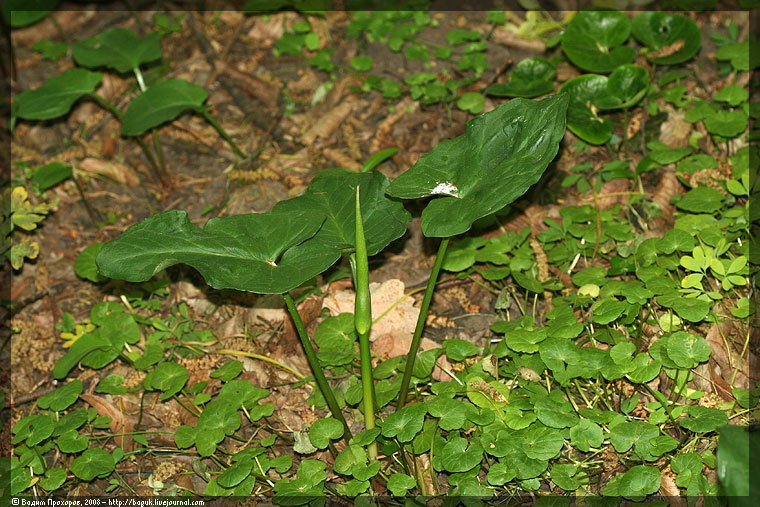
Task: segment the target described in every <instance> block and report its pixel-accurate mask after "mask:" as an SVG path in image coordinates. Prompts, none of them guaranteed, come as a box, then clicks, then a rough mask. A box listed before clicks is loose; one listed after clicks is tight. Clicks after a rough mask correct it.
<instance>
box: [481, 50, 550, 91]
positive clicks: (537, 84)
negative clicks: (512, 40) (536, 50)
mask: <svg viewBox="0 0 760 507" xmlns="http://www.w3.org/2000/svg"><path fill="white" fill-rule="evenodd" d="M556 76H557V70H556V69H555V68H554V65H552V64H551V63H550V62H549V61H548V60H546V59H545V58H537V57H534V58H525V59H523V60H521V61H520V63H518V64H517V65H516V66H515V68H514V70H512V72H510V73H509V81H507V82H506V83H497V84H494V85H491V86H489V87H488V88H487V89H486V93H487V94H488V95H495V96H497V97H525V98H531V97H538V96H539V95H544V94H546V93H549V92H551V91H552V90H553V89H554V83H553V80H554V78H555V77H556Z"/></svg>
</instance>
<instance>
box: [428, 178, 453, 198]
mask: <svg viewBox="0 0 760 507" xmlns="http://www.w3.org/2000/svg"><path fill="white" fill-rule="evenodd" d="M430 193H431V194H432V195H450V196H452V197H459V189H458V188H457V186H456V185H454V184H453V183H449V182H448V181H444V182H443V183H438V182H436V185H435V188H433V190H431V191H430Z"/></svg>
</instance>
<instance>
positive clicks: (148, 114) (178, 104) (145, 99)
mask: <svg viewBox="0 0 760 507" xmlns="http://www.w3.org/2000/svg"><path fill="white" fill-rule="evenodd" d="M206 97H208V94H207V93H206V90H204V89H203V88H201V87H200V86H196V85H194V84H193V83H191V82H189V81H185V80H184V79H179V78H174V79H165V80H163V81H159V82H158V83H156V84H154V85H153V86H151V87H150V88H148V89H147V90H145V93H141V94H140V95H138V96H137V97H135V98H134V99H133V100H132V102H130V103H129V107H128V108H127V111H126V112H125V113H124V118H123V119H122V120H121V134H122V135H124V136H139V135H141V134H144V133H145V132H147V131H148V130H150V129H152V128H153V127H157V126H159V125H161V124H162V123H165V122H167V121H171V120H173V119H175V118H176V117H177V116H179V115H180V114H181V113H183V112H184V111H187V110H188V109H190V110H193V111H200V110H202V108H203V103H204V102H205V101H206Z"/></svg>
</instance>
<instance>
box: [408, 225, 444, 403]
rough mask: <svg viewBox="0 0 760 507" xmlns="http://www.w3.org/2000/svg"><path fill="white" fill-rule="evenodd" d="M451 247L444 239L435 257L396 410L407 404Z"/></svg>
mask: <svg viewBox="0 0 760 507" xmlns="http://www.w3.org/2000/svg"><path fill="white" fill-rule="evenodd" d="M448 245H449V238H443V239H442V240H441V244H440V246H439V247H438V253H437V254H436V256H435V263H434V264H433V270H432V271H431V272H430V278H429V279H428V284H427V288H426V289H425V296H424V298H423V299H422V306H421V307H420V315H419V317H418V318H417V326H416V327H415V328H414V335H413V336H412V344H411V345H410V347H409V353H408V354H407V356H406V365H405V366H404V377H403V378H402V380H401V389H400V391H399V393H398V402H397V404H396V410H400V409H401V407H403V406H404V405H405V404H406V398H407V395H408V392H407V391H408V390H409V382H410V381H411V380H412V370H413V369H414V361H415V359H416V358H417V349H419V347H420V341H421V340H422V331H423V330H424V329H425V321H426V320H427V313H428V309H429V308H430V301H431V300H432V299H433V291H435V283H436V280H438V273H439V272H440V271H441V265H442V264H443V258H444V257H445V256H446V247H447V246H448Z"/></svg>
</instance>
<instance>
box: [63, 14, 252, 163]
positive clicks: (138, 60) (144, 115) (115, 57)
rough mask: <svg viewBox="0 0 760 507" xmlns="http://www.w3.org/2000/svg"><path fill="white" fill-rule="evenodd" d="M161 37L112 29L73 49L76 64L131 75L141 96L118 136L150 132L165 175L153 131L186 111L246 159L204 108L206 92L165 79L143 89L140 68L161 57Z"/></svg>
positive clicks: (129, 112) (185, 83)
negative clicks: (202, 119) (139, 35)
mask: <svg viewBox="0 0 760 507" xmlns="http://www.w3.org/2000/svg"><path fill="white" fill-rule="evenodd" d="M162 36H163V35H162V34H161V33H160V32H152V33H151V34H150V35H148V36H147V37H145V38H144V39H140V38H139V37H138V36H137V35H136V34H135V33H134V32H133V31H131V30H127V29H124V28H113V29H110V30H106V31H104V32H102V33H100V34H98V35H96V36H95V37H93V38H91V39H86V40H83V41H81V42H79V43H78V44H77V45H76V46H74V50H73V56H74V60H75V61H76V62H77V63H78V64H80V65H82V66H85V67H89V68H96V67H108V68H111V69H114V70H116V71H117V72H120V73H125V72H133V73H134V75H135V78H136V79H137V84H138V86H139V88H140V92H141V95H139V96H137V97H136V98H135V99H134V100H133V101H132V102H131V103H130V105H129V107H128V108H127V111H126V113H125V114H124V119H123V121H122V124H121V133H122V135H125V136H141V135H143V134H145V132H147V131H149V130H150V131H152V133H153V141H154V144H155V147H156V153H157V154H158V157H159V164H160V166H161V169H162V171H164V172H165V170H166V167H165V164H164V157H163V152H162V150H161V144H160V142H159V140H158V134H157V132H156V130H155V128H156V127H158V126H159V125H161V124H162V123H165V122H167V121H171V120H173V119H175V118H176V117H177V116H179V115H180V113H182V112H184V111H186V110H188V109H190V110H193V111H195V112H197V113H199V114H201V115H202V116H203V117H204V118H205V119H206V121H208V122H209V123H210V124H211V125H212V126H213V127H214V129H216V131H217V132H219V135H221V136H222V138H223V139H224V140H225V141H227V143H228V144H229V145H230V146H231V147H232V149H233V150H234V151H235V153H236V154H237V155H238V156H239V157H241V158H245V154H244V153H243V151H242V150H241V149H240V148H238V146H237V145H236V144H235V142H234V141H233V140H232V138H231V137H230V136H229V135H228V134H227V132H226V131H225V130H224V129H223V128H222V126H221V125H219V123H217V121H216V120H215V119H214V118H213V117H212V116H211V115H210V114H208V111H206V108H205V107H204V106H203V103H204V102H205V100H206V97H207V94H206V90H204V89H203V88H201V87H200V86H196V85H194V84H192V83H190V82H188V81H185V80H184V79H167V80H164V81H159V82H158V83H156V84H155V85H153V86H151V87H150V88H148V87H147V86H146V83H145V78H144V77H143V74H142V71H141V70H140V66H141V65H142V64H144V63H149V62H152V61H155V60H158V59H160V58H161V38H162Z"/></svg>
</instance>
